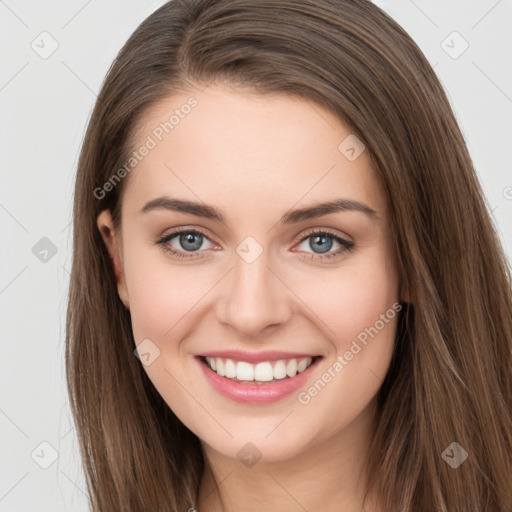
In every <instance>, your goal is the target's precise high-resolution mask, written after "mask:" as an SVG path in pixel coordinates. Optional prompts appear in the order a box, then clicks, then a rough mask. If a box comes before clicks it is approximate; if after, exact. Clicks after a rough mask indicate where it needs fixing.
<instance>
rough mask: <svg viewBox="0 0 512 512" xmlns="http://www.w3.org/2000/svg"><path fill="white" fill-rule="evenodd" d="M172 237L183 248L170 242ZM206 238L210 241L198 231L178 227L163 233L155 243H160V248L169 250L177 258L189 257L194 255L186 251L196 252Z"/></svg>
mask: <svg viewBox="0 0 512 512" xmlns="http://www.w3.org/2000/svg"><path fill="white" fill-rule="evenodd" d="M174 238H176V239H177V241H178V244H179V245H180V246H181V247H182V248H183V249H181V248H180V247H178V248H176V247H174V246H173V245H172V244H171V243H170V242H171V240H173V239H174ZM206 240H207V241H208V242H210V241H209V239H208V238H207V237H206V236H205V235H203V233H201V232H200V231H197V230H195V229H190V228H188V229H183V230H180V229H178V230H176V231H174V232H173V233H170V234H169V235H165V236H164V237H162V238H161V239H160V240H158V241H157V244H161V245H162V249H163V250H164V251H165V252H170V253H171V254H173V255H174V256H178V257H179V258H190V257H194V256H195V255H192V254H186V253H187V252H188V253H195V252H198V250H199V249H201V246H202V245H203V242H204V241H206ZM210 244H211V242H210Z"/></svg>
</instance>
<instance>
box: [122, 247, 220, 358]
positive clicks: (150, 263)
mask: <svg viewBox="0 0 512 512" xmlns="http://www.w3.org/2000/svg"><path fill="white" fill-rule="evenodd" d="M124 269H125V276H126V282H127V288H128V294H129V297H130V313H131V318H132V327H133V332H134V337H135V340H136V342H137V343H138V342H139V341H140V340H141V339H144V338H150V339H151V338H154V339H155V340H160V341H161V342H163V341H164V340H169V341H170V340H171V339H173V338H174V339H175V338H176V335H177V333H179V332H180V331H181V330H182V329H183V326H184V325H186V324H187V323H188V322H189V321H190V318H191V316H194V315H195V314H196V309H200V307H201V306H200V302H199V301H200V299H201V297H203V296H204V295H205V294H206V293H207V292H208V290H209V289H211V288H212V287H213V285H214V284H215V276H212V275H211V274H212V272H211V271H208V270H207V269H205V268H200V266H196V267H194V268H193V270H192V267H187V266H186V265H182V266H180V265H179V264H176V262H171V261H168V260H167V258H166V257H165V255H164V254H160V253H159V251H156V250H149V251H148V250H143V249H140V248H137V247H133V248H129V250H127V251H126V258H125V262H124ZM166 343H167V342H166ZM168 348H171V347H168Z"/></svg>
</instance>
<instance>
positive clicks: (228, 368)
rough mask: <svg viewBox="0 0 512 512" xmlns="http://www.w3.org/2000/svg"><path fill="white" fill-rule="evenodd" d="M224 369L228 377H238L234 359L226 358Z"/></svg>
mask: <svg viewBox="0 0 512 512" xmlns="http://www.w3.org/2000/svg"><path fill="white" fill-rule="evenodd" d="M224 370H225V372H226V377H228V378H229V379H234V378H235V377H236V366H235V363H234V361H232V360H231V359H226V364H225V366H224Z"/></svg>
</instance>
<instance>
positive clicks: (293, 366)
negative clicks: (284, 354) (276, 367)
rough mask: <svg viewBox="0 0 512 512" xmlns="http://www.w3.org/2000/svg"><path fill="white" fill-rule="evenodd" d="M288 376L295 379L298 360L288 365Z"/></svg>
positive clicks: (290, 361) (291, 360)
mask: <svg viewBox="0 0 512 512" xmlns="http://www.w3.org/2000/svg"><path fill="white" fill-rule="evenodd" d="M286 375H288V377H295V375H297V359H290V360H289V361H288V364H287V365H286Z"/></svg>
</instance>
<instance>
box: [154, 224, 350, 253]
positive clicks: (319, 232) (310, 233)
mask: <svg viewBox="0 0 512 512" xmlns="http://www.w3.org/2000/svg"><path fill="white" fill-rule="evenodd" d="M182 233H187V234H192V235H201V236H203V237H204V238H206V239H207V240H210V239H209V238H208V237H207V236H206V235H205V234H204V233H202V232H201V231H198V230H197V229H193V228H187V227H181V228H176V229H175V230H174V231H172V232H171V233H169V234H167V235H164V236H163V237H161V238H159V239H157V240H156V244H157V245H161V246H162V250H163V251H164V252H166V253H171V254H172V255H173V256H176V257H178V258H183V259H187V258H196V256H193V255H194V254H197V253H198V252H201V251H189V252H188V254H187V253H186V252H185V251H178V250H176V249H174V248H173V247H172V246H169V245H167V243H168V242H170V241H171V240H172V239H173V238H175V237H176V236H177V235H180V234H182ZM313 235H320V236H324V235H327V236H328V237H330V238H333V239H334V240H336V242H338V243H339V244H340V245H341V246H342V247H341V248H340V249H338V250H337V251H336V252H334V253H331V254H329V253H325V254H321V253H309V254H313V255H314V256H316V257H317V258H319V259H320V260H326V259H331V258H335V257H338V256H341V255H342V254H343V253H346V252H350V251H351V250H353V249H354V243H353V242H351V241H349V240H346V239H345V238H342V237H340V236H339V235H337V234H335V233H332V232H331V231H329V230H327V229H312V230H310V231H307V232H306V233H305V234H304V236H303V237H302V238H301V239H300V240H299V241H298V242H297V243H299V244H300V243H302V242H304V241H305V240H307V239H308V238H310V237H311V236H313ZM210 242H211V240H210ZM199 257H201V256H199Z"/></svg>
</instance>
